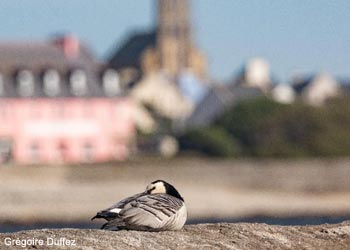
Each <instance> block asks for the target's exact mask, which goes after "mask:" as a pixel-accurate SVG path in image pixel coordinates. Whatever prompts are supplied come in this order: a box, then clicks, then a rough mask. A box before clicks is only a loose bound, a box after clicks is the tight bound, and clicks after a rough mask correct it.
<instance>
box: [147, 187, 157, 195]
mask: <svg viewBox="0 0 350 250" xmlns="http://www.w3.org/2000/svg"><path fill="white" fill-rule="evenodd" d="M154 189H156V187H152V188H151V189H149V190H148V191H147V192H148V193H149V194H150V193H151V192H152V191H153V190H154Z"/></svg>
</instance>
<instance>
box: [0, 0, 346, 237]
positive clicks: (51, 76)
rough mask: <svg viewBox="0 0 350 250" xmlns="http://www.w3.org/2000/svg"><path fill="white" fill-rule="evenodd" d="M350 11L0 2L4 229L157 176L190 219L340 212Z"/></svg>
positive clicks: (296, 217) (80, 221)
mask: <svg viewBox="0 0 350 250" xmlns="http://www.w3.org/2000/svg"><path fill="white" fill-rule="evenodd" d="M349 7H350V3H349V2H347V1H342V0H338V1H333V2H329V1H323V0H322V1H320V0H318V1H316V0H315V1H308V2H307V3H303V4H298V5H297V4H296V3H295V2H293V1H283V2H276V1H264V2H262V1H253V0H252V1H249V2H247V1H230V0H223V1H219V2H217V1H216V2H214V1H209V0H196V1H189V0H157V1H156V0H142V1H133V2H130V1H124V0H101V1H89V2H86V1H83V0H75V1H69V2H66V1H64V2H63V1H54V0H52V1H47V0H37V1H21V0H12V1H1V2H0V22H1V26H2V28H1V30H0V162H1V164H0V232H9V231H18V230H23V229H33V228H43V227H79V228H98V227H99V226H100V225H101V224H102V222H101V223H100V222H93V223H92V222H90V218H91V217H92V216H94V215H95V213H96V211H99V210H101V209H103V208H106V207H108V206H110V205H111V204H113V203H114V202H116V201H118V200H120V199H122V198H125V197H127V196H129V195H132V194H134V193H137V192H142V191H143V190H144V189H145V187H146V186H147V184H148V183H150V182H152V181H154V180H157V179H164V180H166V181H168V182H170V183H172V184H173V185H174V186H175V187H176V188H177V189H178V190H179V191H180V193H181V194H182V195H183V196H184V197H185V201H186V203H187V205H188V209H189V219H188V223H205V222H219V221H227V222H264V223H269V224H281V225H306V224H320V223H332V222H340V221H343V220H347V219H350V171H349V170H350V157H349V156H350V96H349V94H350V57H349V56H348V53H349V52H350V45H349V44H350V43H349V38H350V31H349V29H348V28H347V24H348V23H349V21H350V16H349V14H348V11H346V10H347V9H348V8H349Z"/></svg>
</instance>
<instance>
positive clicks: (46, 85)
mask: <svg viewBox="0 0 350 250" xmlns="http://www.w3.org/2000/svg"><path fill="white" fill-rule="evenodd" d="M60 82H61V79H60V75H59V73H58V72H57V70H54V69H48V70H46V71H45V72H44V74H43V91H44V93H45V94H46V95H47V96H50V97H53V96H58V95H59V94H60V92H61V89H60Z"/></svg>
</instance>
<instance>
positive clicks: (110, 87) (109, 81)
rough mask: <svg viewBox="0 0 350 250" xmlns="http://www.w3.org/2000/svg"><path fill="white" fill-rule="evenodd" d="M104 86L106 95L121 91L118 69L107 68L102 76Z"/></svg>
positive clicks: (114, 94) (113, 94)
mask: <svg viewBox="0 0 350 250" xmlns="http://www.w3.org/2000/svg"><path fill="white" fill-rule="evenodd" d="M102 86H103V90H104V92H105V94H106V96H116V95H118V94H119V93H120V82H119V75H118V73H117V71H115V70H113V69H107V70H106V71H105V72H104V74H103V76H102Z"/></svg>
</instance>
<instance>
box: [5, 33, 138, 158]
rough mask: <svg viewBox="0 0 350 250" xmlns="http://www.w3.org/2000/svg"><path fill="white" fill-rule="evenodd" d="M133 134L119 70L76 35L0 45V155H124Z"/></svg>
mask: <svg viewBox="0 0 350 250" xmlns="http://www.w3.org/2000/svg"><path fill="white" fill-rule="evenodd" d="M133 136H134V127H133V122H132V117H131V106H130V103H129V101H128V99H127V98H126V97H123V96H121V93H120V88H119V77H118V73H117V72H116V71H114V70H113V69H107V68H105V67H103V66H102V65H101V64H99V63H98V62H97V60H96V59H95V58H94V57H93V56H92V55H91V53H90V52H89V50H88V49H87V48H86V47H84V46H82V45H81V44H80V43H79V41H78V40H77V39H76V38H74V37H61V38H59V39H55V40H54V41H53V42H34V43H28V42H20V43H18V42H17V43H0V160H1V161H2V162H4V161H7V160H14V161H15V162H19V163H57V162H69V163H78V162H101V161H109V160H123V159H126V158H127V157H128V155H129V145H130V142H131V141H132V139H133Z"/></svg>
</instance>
